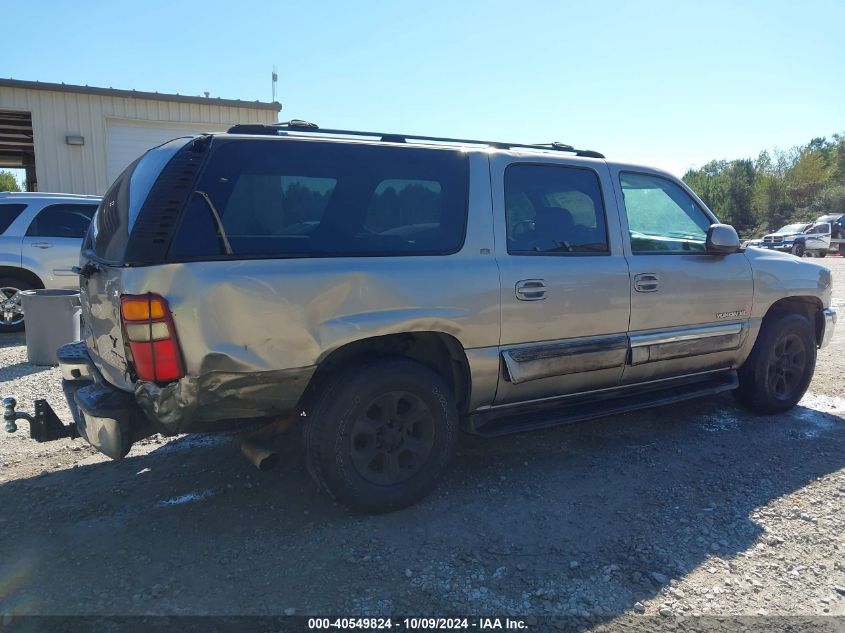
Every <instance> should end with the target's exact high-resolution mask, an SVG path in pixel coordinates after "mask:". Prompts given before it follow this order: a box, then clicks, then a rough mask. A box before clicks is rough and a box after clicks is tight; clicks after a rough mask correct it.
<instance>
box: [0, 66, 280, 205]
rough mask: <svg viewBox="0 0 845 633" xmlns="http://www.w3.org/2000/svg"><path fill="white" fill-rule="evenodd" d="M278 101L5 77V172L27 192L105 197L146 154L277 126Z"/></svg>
mask: <svg viewBox="0 0 845 633" xmlns="http://www.w3.org/2000/svg"><path fill="white" fill-rule="evenodd" d="M281 109H282V106H281V105H280V104H278V103H265V102H259V101H240V100H234V99H219V98H209V97H191V96H186V95H173V94H161V93H158V92H139V91H136V90H116V89H113V88H95V87H91V86H73V85H69V84H53V83H44V82H39V81H19V80H15V79H0V169H2V168H4V167H18V168H21V167H22V168H25V169H26V175H27V189H29V190H30V191H53V192H63V193H86V194H101V195H102V194H103V193H105V191H106V189H107V188H108V186H109V184H110V183H111V182H112V180H114V179H115V177H117V175H118V174H120V172H121V171H122V170H123V169H124V167H126V166H127V165H128V164H129V163H131V162H132V161H133V160H135V158H137V157H138V156H140V155H141V154H142V153H143V152H144V151H146V150H147V149H149V148H150V147H153V146H155V145H158V144H160V143H163V142H164V141H167V140H170V139H172V138H175V137H177V136H183V135H186V134H198V133H202V132H220V131H225V130H226V129H228V128H229V127H230V126H231V125H234V124H235V123H275V122H276V121H277V120H278V113H279V111H280V110H281Z"/></svg>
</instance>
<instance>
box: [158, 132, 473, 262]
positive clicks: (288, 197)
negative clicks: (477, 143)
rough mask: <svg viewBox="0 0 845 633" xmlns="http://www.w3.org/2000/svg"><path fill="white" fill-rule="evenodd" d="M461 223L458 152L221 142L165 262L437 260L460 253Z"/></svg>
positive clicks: (462, 168)
mask: <svg viewBox="0 0 845 633" xmlns="http://www.w3.org/2000/svg"><path fill="white" fill-rule="evenodd" d="M466 214H467V159H466V156H465V155H464V154H462V153H460V152H455V151H450V150H432V149H425V148H410V147H409V148H398V147H390V146H384V147H378V146H371V145H355V144H349V145H341V144H339V143H320V142H312V141H271V140H254V141H253V140H237V141H227V142H222V143H221V144H220V145H219V146H218V147H217V148H213V154H212V155H211V157H210V158H209V162H208V165H207V167H206V168H205V170H204V172H203V176H202V178H201V180H200V182H199V184H198V185H197V188H196V191H195V193H194V194H193V196H192V197H191V199H190V200H189V203H188V205H187V207H186V209H185V212H184V215H183V218H182V222H181V225H180V228H179V231H178V232H177V234H176V238H175V239H174V241H173V243H172V245H171V249H170V258H171V259H190V258H203V257H218V256H226V255H231V256H234V257H260V256H267V257H310V256H317V257H333V256H336V257H348V256H385V255H444V254H449V253H454V252H456V251H458V250H459V249H460V247H461V246H462V244H463V241H464V234H465V231H466Z"/></svg>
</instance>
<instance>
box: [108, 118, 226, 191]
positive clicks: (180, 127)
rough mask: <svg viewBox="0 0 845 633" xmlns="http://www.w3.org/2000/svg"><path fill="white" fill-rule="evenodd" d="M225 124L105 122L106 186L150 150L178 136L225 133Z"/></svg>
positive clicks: (113, 120) (124, 120) (118, 120)
mask: <svg viewBox="0 0 845 633" xmlns="http://www.w3.org/2000/svg"><path fill="white" fill-rule="evenodd" d="M227 128H228V126H227V125H221V124H215V123H165V122H161V121H129V120H126V119H107V120H106V175H107V176H108V179H109V183H111V182H113V181H114V179H115V178H117V177H118V176H119V175H120V172H122V171H123V170H124V169H126V167H127V165H129V163H131V162H132V161H133V160H135V159H136V158H138V157H139V156H140V155H141V154H143V153H144V152H146V151H147V150H148V149H150V148H151V147H155V146H156V145H161V144H162V143H164V142H166V141H169V140H171V139H174V138H177V137H179V136H187V135H189V134H202V133H203V132H225V131H226V129H227Z"/></svg>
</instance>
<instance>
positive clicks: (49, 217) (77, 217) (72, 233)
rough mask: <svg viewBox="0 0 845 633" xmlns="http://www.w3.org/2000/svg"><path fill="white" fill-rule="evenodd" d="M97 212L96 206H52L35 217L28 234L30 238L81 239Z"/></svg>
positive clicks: (45, 208)
mask: <svg viewBox="0 0 845 633" xmlns="http://www.w3.org/2000/svg"><path fill="white" fill-rule="evenodd" d="M96 210H97V205H96V204H51V205H50V206H48V207H44V208H43V209H41V211H40V212H39V213H38V215H37V216H35V219H34V220H33V221H32V223H31V224H30V225H29V229H27V231H26V234H27V235H28V236H29V237H71V238H77V239H78V238H81V237H82V236H84V235H85V232H86V231H87V230H88V225H89V224H91V217H92V216H93V215H94V212H95V211H96Z"/></svg>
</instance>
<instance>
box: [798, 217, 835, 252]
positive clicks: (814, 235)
mask: <svg viewBox="0 0 845 633" xmlns="http://www.w3.org/2000/svg"><path fill="white" fill-rule="evenodd" d="M830 230H831V224H830V222H816V223H814V224H812V225H811V226H810V227H809V228H807V229H805V230H804V251H805V252H806V253H807V255H810V256H812V257H826V256H827V253H828V251H829V250H830V239H831V233H830Z"/></svg>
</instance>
